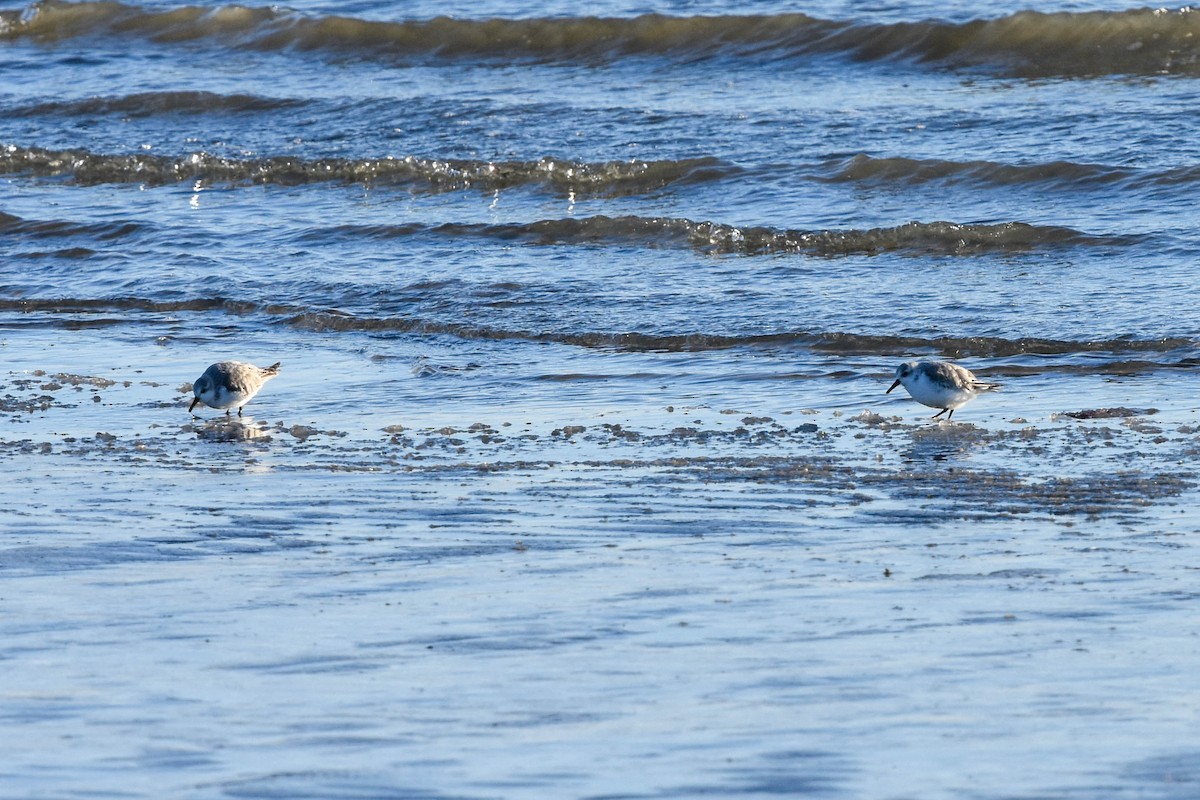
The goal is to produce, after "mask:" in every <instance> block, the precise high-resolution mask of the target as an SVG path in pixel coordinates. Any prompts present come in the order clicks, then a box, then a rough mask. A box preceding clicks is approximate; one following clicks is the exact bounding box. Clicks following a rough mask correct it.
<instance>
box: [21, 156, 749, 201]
mask: <svg viewBox="0 0 1200 800" xmlns="http://www.w3.org/2000/svg"><path fill="white" fill-rule="evenodd" d="M737 172H738V168H736V167H734V166H732V165H730V164H728V163H726V162H723V161H721V160H719V159H716V158H692V159H682V160H678V161H676V160H666V161H637V160H633V161H605V162H597V163H586V162H577V161H569V160H568V161H564V160H560V159H555V158H548V157H547V158H542V159H540V160H538V161H475V160H467V159H432V158H418V157H415V156H406V157H399V158H392V157H387V158H373V159H345V158H323V159H301V158H292V157H287V156H278V157H273V158H257V159H246V158H227V157H223V156H217V155H213V154H210V153H203V152H200V153H191V154H189V155H186V156H183V157H172V156H156V155H150V154H145V153H137V154H133V155H106V154H101V153H92V152H89V151H87V150H47V149H43V148H37V147H19V146H17V145H11V144H10V145H7V146H0V174H8V175H34V176H39V177H62V178H68V179H70V180H73V181H75V182H76V183H79V184H84V185H94V184H100V183H138V184H145V185H149V186H161V185H166V184H172V183H179V182H184V181H186V182H189V183H193V182H196V181H199V182H201V183H206V184H232V185H244V184H281V185H300V184H308V183H324V182H335V183H363V184H370V185H380V184H402V185H407V186H413V187H416V188H424V189H427V190H429V191H455V190H459V189H479V190H484V191H496V190H500V189H509V188H513V187H518V186H530V185H533V186H542V187H546V188H549V189H551V190H553V191H556V192H559V193H563V194H567V193H574V194H577V195H601V196H622V195H629V194H638V193H642V192H647V191H652V190H655V189H660V188H662V187H664V186H668V185H671V184H675V183H683V184H688V183H700V182H705V181H715V180H721V179H722V178H725V177H728V176H730V175H733V174H736V173H737Z"/></svg>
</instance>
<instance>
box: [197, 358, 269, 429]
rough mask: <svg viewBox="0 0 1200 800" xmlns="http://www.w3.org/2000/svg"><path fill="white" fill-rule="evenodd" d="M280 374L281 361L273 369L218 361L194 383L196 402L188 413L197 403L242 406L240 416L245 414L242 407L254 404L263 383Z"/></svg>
mask: <svg viewBox="0 0 1200 800" xmlns="http://www.w3.org/2000/svg"><path fill="white" fill-rule="evenodd" d="M278 374H279V362H278V361H276V362H275V363H274V364H272V365H271V366H269V367H256V366H254V365H253V364H245V363H242V362H241V361H218V362H217V363H216V364H213V365H212V366H211V367H209V368H208V369H206V370H204V374H203V375H201V376H200V377H199V378H197V379H196V382H195V383H193V384H192V393H193V394H195V395H196V399H195V400H193V401H192V404H191V405H190V406H188V413H191V411H192V409H194V408H195V407H196V403H204V405H206V406H209V407H211V408H224V409H226V411H225V414H226V416H228V415H229V410H228V409H230V408H233V407H234V406H237V407H238V416H239V417H240V416H241V415H242V406H244V405H246V403H248V402H250V398H252V397H254V395H256V394H258V390H259V389H261V388H262V387H263V384H264V383H266V382H267V381H269V380H270V379H271V378H274V377H275V376H276V375H278Z"/></svg>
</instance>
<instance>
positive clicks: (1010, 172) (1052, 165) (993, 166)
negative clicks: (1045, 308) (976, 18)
mask: <svg viewBox="0 0 1200 800" xmlns="http://www.w3.org/2000/svg"><path fill="white" fill-rule="evenodd" d="M818 177H819V179H820V180H824V181H829V182H832V183H840V182H854V183H856V182H865V183H871V182H879V183H927V182H933V181H945V182H971V183H987V184H993V185H1001V186H1008V185H1021V184H1049V185H1059V186H1064V187H1072V186H1081V185H1083V186H1086V185H1106V184H1122V185H1125V186H1129V187H1137V186H1157V185H1167V186H1170V185H1177V184H1188V183H1196V182H1200V167H1195V166H1188V167H1176V168H1172V169H1167V170H1162V171H1143V170H1136V169H1130V168H1127V167H1113V166H1108V165H1105V164H1086V163H1077V162H1073V161H1049V162H1042V163H1034V164H1006V163H1003V162H996V161H943V160H940V159H917V158H904V157H899V156H897V157H891V158H876V157H873V156H869V155H866V154H863V153H859V154H856V155H853V156H849V157H845V158H839V159H834V160H831V161H829V162H826V163H825V164H824V165H823V169H822V172H821V173H820V174H819V176H818Z"/></svg>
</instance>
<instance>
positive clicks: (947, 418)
mask: <svg viewBox="0 0 1200 800" xmlns="http://www.w3.org/2000/svg"><path fill="white" fill-rule="evenodd" d="M953 416H954V409H953V408H952V409H950V413H949V414H947V415H946V421H947V422H949V421H950V418H951V417H953Z"/></svg>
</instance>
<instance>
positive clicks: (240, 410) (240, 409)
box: [238, 406, 242, 417]
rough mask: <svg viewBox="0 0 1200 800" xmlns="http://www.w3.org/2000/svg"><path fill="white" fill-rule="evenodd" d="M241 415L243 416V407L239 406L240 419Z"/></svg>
mask: <svg viewBox="0 0 1200 800" xmlns="http://www.w3.org/2000/svg"><path fill="white" fill-rule="evenodd" d="M241 415H242V407H241V406H238V416H239V417H240V416H241Z"/></svg>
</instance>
